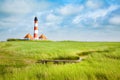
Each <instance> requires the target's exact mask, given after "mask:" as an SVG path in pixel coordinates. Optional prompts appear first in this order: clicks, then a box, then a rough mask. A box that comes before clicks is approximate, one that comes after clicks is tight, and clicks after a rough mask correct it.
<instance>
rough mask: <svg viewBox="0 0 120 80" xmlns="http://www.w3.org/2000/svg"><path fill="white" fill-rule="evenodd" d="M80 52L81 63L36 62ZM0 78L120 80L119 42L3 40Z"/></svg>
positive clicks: (19, 79) (28, 79)
mask: <svg viewBox="0 0 120 80" xmlns="http://www.w3.org/2000/svg"><path fill="white" fill-rule="evenodd" d="M79 56H80V57H85V59H84V60H82V61H81V62H79V63H66V64H63V63H60V64H54V63H48V64H42V63H37V61H38V60H44V59H48V60H56V59H57V60H63V59H65V60H75V59H78V57H79ZM0 80H120V42H76V41H59V42H53V41H8V42H0Z"/></svg>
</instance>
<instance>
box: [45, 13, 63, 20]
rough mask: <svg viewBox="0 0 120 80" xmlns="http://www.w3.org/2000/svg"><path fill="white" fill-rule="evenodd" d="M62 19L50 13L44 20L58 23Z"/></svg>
mask: <svg viewBox="0 0 120 80" xmlns="http://www.w3.org/2000/svg"><path fill="white" fill-rule="evenodd" d="M61 19H62V17H60V16H56V15H54V14H52V13H50V14H48V15H47V16H46V20H47V21H50V22H51V21H60V20H61Z"/></svg>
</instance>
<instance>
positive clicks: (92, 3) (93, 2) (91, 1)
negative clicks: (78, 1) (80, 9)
mask: <svg viewBox="0 0 120 80" xmlns="http://www.w3.org/2000/svg"><path fill="white" fill-rule="evenodd" d="M86 6H87V7H88V8H91V9H97V8H100V7H101V6H102V2H101V1H100V0H99V1H98V0H88V1H87V2H86Z"/></svg>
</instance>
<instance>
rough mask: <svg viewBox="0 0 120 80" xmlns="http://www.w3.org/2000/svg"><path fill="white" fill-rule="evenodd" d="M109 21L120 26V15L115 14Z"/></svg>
mask: <svg viewBox="0 0 120 80" xmlns="http://www.w3.org/2000/svg"><path fill="white" fill-rule="evenodd" d="M109 23H110V24H113V25H118V26H120V16H113V17H111V18H110V19H109Z"/></svg>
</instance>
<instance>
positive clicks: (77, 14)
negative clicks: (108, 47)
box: [0, 0, 120, 41]
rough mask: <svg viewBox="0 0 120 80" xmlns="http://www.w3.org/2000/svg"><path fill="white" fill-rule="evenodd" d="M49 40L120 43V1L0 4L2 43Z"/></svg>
mask: <svg viewBox="0 0 120 80" xmlns="http://www.w3.org/2000/svg"><path fill="white" fill-rule="evenodd" d="M35 16H37V17H38V20H39V35H40V34H42V33H43V34H45V35H46V36H47V37H48V39H50V40H77V41H120V37H119V35H120V0H0V41H3V40H6V39H7V38H24V36H25V35H26V34H27V33H30V34H31V35H33V27H34V23H33V20H34V17H35Z"/></svg>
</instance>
